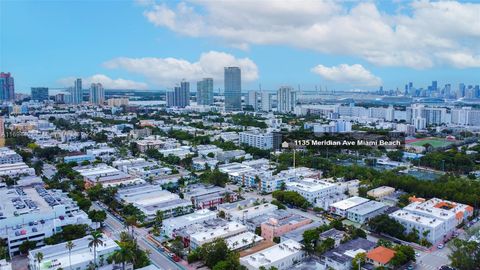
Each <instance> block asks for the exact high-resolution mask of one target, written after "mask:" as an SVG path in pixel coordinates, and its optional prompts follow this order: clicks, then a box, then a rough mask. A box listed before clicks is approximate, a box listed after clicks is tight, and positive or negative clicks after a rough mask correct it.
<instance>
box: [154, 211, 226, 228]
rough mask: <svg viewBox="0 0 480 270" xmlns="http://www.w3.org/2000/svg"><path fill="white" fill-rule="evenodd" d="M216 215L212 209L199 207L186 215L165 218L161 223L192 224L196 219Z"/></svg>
mask: <svg viewBox="0 0 480 270" xmlns="http://www.w3.org/2000/svg"><path fill="white" fill-rule="evenodd" d="M216 216H217V214H216V213H215V212H213V211H210V210H208V209H200V210H197V211H195V212H193V213H191V214H188V215H184V216H179V217H174V218H169V219H166V220H164V221H163V224H164V225H165V224H167V223H168V224H192V223H195V222H197V221H202V220H204V219H205V218H207V217H213V218H215V217H216Z"/></svg>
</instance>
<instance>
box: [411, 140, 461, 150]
mask: <svg viewBox="0 0 480 270" xmlns="http://www.w3.org/2000/svg"><path fill="white" fill-rule="evenodd" d="M427 143H428V144H430V145H431V146H433V148H438V147H444V146H448V145H450V144H452V142H451V141H447V140H446V139H439V138H426V139H422V140H418V141H415V142H411V143H409V144H410V145H414V146H424V145H425V144H427Z"/></svg>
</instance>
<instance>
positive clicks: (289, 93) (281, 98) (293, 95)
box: [277, 86, 297, 113]
mask: <svg viewBox="0 0 480 270" xmlns="http://www.w3.org/2000/svg"><path fill="white" fill-rule="evenodd" d="M296 105H297V92H296V91H295V90H293V88H292V87H290V86H282V87H280V88H279V89H278V91H277V111H278V112H281V113H293V112H294V111H295V107H296Z"/></svg>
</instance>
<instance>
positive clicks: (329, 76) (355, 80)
mask: <svg viewBox="0 0 480 270" xmlns="http://www.w3.org/2000/svg"><path fill="white" fill-rule="evenodd" d="M312 72H314V73H316V74H318V75H320V76H321V77H322V78H324V79H325V80H328V81H331V82H335V83H344V84H349V85H353V86H379V85H381V84H382V80H381V79H380V78H379V77H377V76H375V75H373V74H372V73H371V72H370V71H368V70H367V69H365V68H364V67H363V66H362V65H359V64H355V65H347V64H341V65H338V66H333V67H326V66H324V65H318V66H316V67H314V68H312Z"/></svg>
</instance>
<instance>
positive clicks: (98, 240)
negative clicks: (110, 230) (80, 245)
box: [88, 231, 103, 268]
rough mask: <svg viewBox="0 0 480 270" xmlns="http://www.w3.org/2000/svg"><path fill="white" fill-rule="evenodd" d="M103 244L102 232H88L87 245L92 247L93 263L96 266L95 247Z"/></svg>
mask: <svg viewBox="0 0 480 270" xmlns="http://www.w3.org/2000/svg"><path fill="white" fill-rule="evenodd" d="M101 245H103V240H102V233H101V232H99V231H92V233H91V234H90V242H89V243H88V246H89V247H93V263H94V266H95V268H96V267H97V247H98V246H101Z"/></svg>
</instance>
